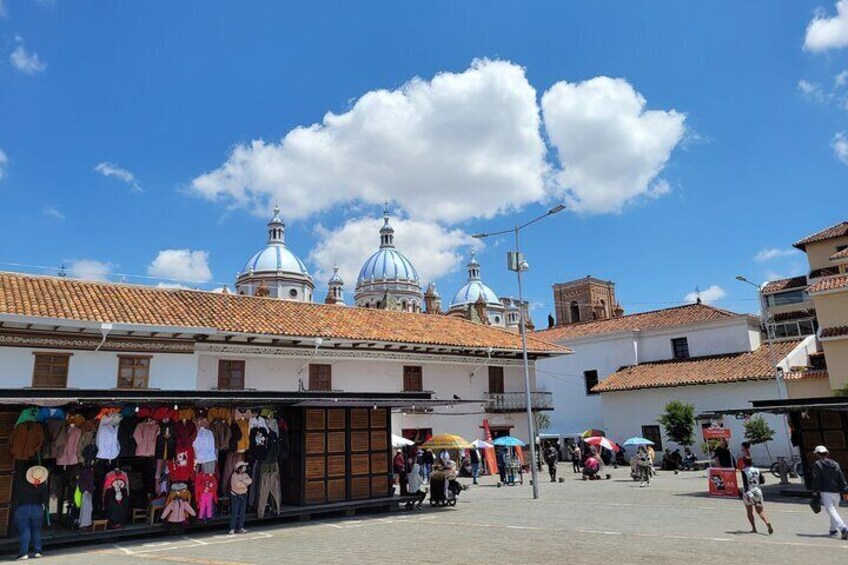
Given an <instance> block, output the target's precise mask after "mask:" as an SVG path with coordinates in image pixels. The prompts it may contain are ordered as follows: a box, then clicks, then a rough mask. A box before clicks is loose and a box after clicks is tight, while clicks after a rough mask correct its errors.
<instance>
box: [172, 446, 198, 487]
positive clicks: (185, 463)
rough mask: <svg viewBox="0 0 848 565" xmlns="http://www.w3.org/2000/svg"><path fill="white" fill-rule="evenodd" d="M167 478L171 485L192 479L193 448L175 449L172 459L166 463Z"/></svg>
mask: <svg viewBox="0 0 848 565" xmlns="http://www.w3.org/2000/svg"><path fill="white" fill-rule="evenodd" d="M168 476H169V477H170V478H171V482H172V483H173V482H187V481H190V480H192V478H194V448H192V447H189V448H188V449H183V448H179V447H178V448H177V451H176V454H175V456H174V458H173V459H171V460H170V461H168Z"/></svg>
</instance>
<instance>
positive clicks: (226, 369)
mask: <svg viewBox="0 0 848 565" xmlns="http://www.w3.org/2000/svg"><path fill="white" fill-rule="evenodd" d="M244 365H245V363H244V361H236V360H232V359H221V360H219V361H218V388H219V389H224V390H227V389H230V390H243V389H244Z"/></svg>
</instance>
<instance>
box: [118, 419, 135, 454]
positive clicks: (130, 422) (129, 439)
mask: <svg viewBox="0 0 848 565" xmlns="http://www.w3.org/2000/svg"><path fill="white" fill-rule="evenodd" d="M137 425H138V420H136V419H135V417H132V418H126V417H125V418H124V419H123V420H121V425H119V426H118V445H119V446H120V448H121V455H120V456H121V457H133V456H134V455H135V449H136V445H135V427H136V426H137Z"/></svg>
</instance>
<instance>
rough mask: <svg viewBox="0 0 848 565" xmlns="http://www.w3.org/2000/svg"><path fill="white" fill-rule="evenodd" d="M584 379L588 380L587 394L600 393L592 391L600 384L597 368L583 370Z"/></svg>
mask: <svg viewBox="0 0 848 565" xmlns="http://www.w3.org/2000/svg"><path fill="white" fill-rule="evenodd" d="M583 380H584V381H586V394H598V393H597V392H592V389H593V388H595V385H596V384H598V372H597V371H596V370H594V369H592V370H591V371H583Z"/></svg>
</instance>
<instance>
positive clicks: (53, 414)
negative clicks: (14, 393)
mask: <svg viewBox="0 0 848 565" xmlns="http://www.w3.org/2000/svg"><path fill="white" fill-rule="evenodd" d="M36 418H37V419H38V421H39V422H46V421H47V420H64V419H65V411H64V410H62V409H61V408H48V407H46V406H42V407H41V408H39V409H38V415H37V416H36Z"/></svg>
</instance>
